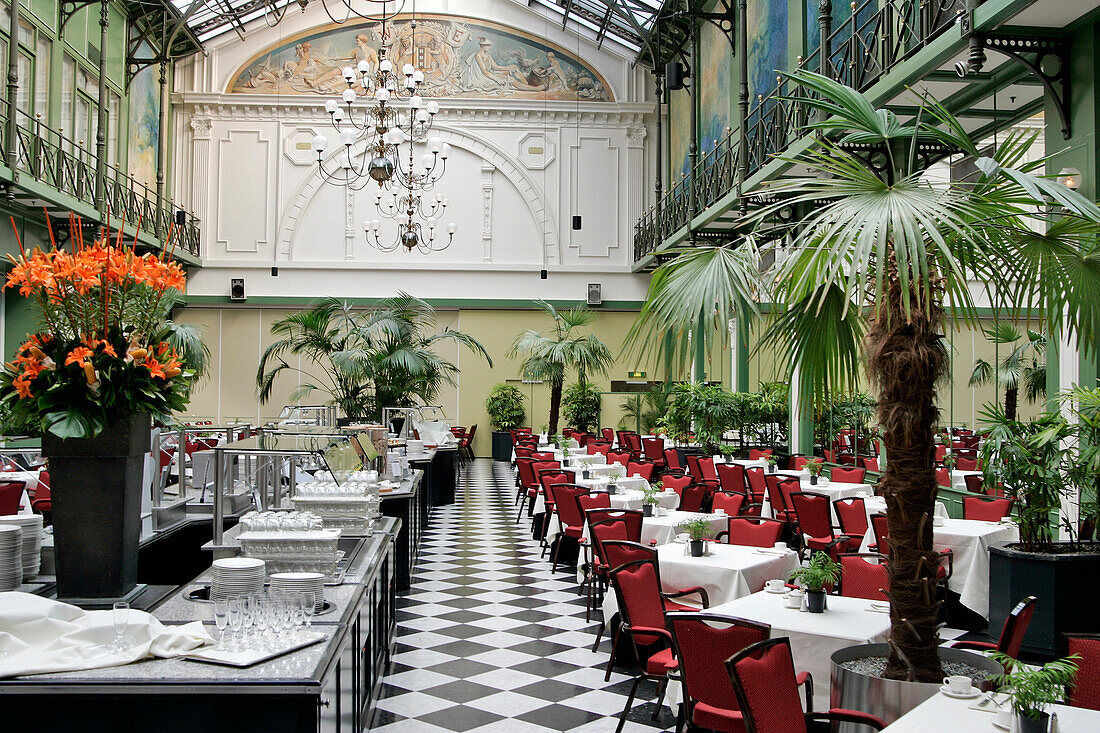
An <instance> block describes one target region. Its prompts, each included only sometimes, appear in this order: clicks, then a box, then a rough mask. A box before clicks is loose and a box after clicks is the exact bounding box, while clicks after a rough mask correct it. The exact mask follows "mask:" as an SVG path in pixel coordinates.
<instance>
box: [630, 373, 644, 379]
mask: <svg viewBox="0 0 1100 733" xmlns="http://www.w3.org/2000/svg"><path fill="white" fill-rule="evenodd" d="M626 378H627V379H645V372H627V373H626Z"/></svg>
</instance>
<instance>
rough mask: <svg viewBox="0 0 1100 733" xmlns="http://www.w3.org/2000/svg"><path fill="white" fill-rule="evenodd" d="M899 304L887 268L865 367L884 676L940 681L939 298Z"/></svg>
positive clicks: (942, 366) (942, 363)
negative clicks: (873, 442)
mask: <svg viewBox="0 0 1100 733" xmlns="http://www.w3.org/2000/svg"><path fill="white" fill-rule="evenodd" d="M911 297H912V301H911V305H910V310H909V312H908V313H906V312H904V311H903V309H902V301H901V287H900V285H899V284H898V281H897V277H896V274H895V273H893V272H891V273H890V279H889V282H888V286H887V292H886V293H884V294H883V297H882V299H881V300H880V303H879V311H878V312H877V314H876V317H875V318H874V319H873V322H872V324H871V327H870V329H869V330H868V332H867V336H866V339H865V346H866V350H867V355H868V357H867V358H868V371H869V373H870V376H871V379H872V381H873V382H874V383H875V385H876V386H877V387H878V390H879V401H878V415H877V417H878V422H879V425H880V426H881V428H882V440H883V443H884V444H885V446H886V456H887V462H886V471H885V473H884V474H883V477H882V479H881V480H880V481H879V484H878V486H879V488H880V489H881V491H882V494H883V496H885V498H886V509H887V515H888V517H889V531H890V539H889V543H890V547H889V552H890V562H889V571H890V619H891V634H890V647H891V653H890V658H889V660H888V662H887V666H886V673H885V676H886V677H887V678H889V679H907V680H917V681H920V682H939V681H940V680H942V679H943V671H942V668H941V666H940V660H939V654H938V645H939V638H938V635H937V632H936V623H937V616H938V611H939V605H940V604H939V603H938V602H937V600H936V573H937V566H938V565H937V557H936V553H935V551H934V550H933V547H932V516H933V514H934V512H935V504H936V494H937V491H938V488H937V486H936V476H935V469H934V467H933V460H934V457H935V447H934V443H933V434H934V430H935V427H936V424H937V422H938V420H939V409H938V408H937V407H936V404H935V397H936V383H937V381H938V380H940V379H941V378H942V377H943V376H944V374H945V370H946V366H947V354H946V351H945V349H944V346H943V341H942V339H943V336H942V334H943V323H944V314H943V309H942V307H941V306H940V305H939V303H940V302H941V301H940V298H939V295H938V294H936V295H934V296H933V297H934V298H935V300H936V304H935V305H933V306H931V307H930V308H929V309H926V310H922V309H921V306H919V305H918V303H919V300H918V299H919V298H920V295H919V294H918V293H915V292H914V293H912V294H911Z"/></svg>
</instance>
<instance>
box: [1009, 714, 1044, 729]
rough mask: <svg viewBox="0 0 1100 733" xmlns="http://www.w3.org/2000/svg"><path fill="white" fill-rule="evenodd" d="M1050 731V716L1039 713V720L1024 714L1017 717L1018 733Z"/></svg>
mask: <svg viewBox="0 0 1100 733" xmlns="http://www.w3.org/2000/svg"><path fill="white" fill-rule="evenodd" d="M1048 730H1050V714H1049V713H1039V717H1038V718H1029V717H1028V716H1026V715H1023V714H1022V713H1018V714H1017V715H1016V733H1047V731H1048Z"/></svg>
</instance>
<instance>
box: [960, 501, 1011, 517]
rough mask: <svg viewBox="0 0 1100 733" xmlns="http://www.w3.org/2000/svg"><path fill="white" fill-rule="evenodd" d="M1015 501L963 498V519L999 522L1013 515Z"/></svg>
mask: <svg viewBox="0 0 1100 733" xmlns="http://www.w3.org/2000/svg"><path fill="white" fill-rule="evenodd" d="M1015 503H1016V501H1015V499H986V498H984V497H981V496H964V497H963V519H978V520H981V521H983V522H999V521H1001V520H1002V519H1004V518H1005V517H1007V516H1008V515H1009V514H1011V513H1012V505H1013V504H1015Z"/></svg>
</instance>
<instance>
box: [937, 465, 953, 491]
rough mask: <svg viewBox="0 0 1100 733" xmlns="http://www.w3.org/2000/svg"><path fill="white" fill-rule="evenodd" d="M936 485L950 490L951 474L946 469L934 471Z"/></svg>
mask: <svg viewBox="0 0 1100 733" xmlns="http://www.w3.org/2000/svg"><path fill="white" fill-rule="evenodd" d="M936 485H937V486H940V487H941V488H944V489H950V488H951V472H950V471H948V470H947V469H946V468H937V469H936Z"/></svg>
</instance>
